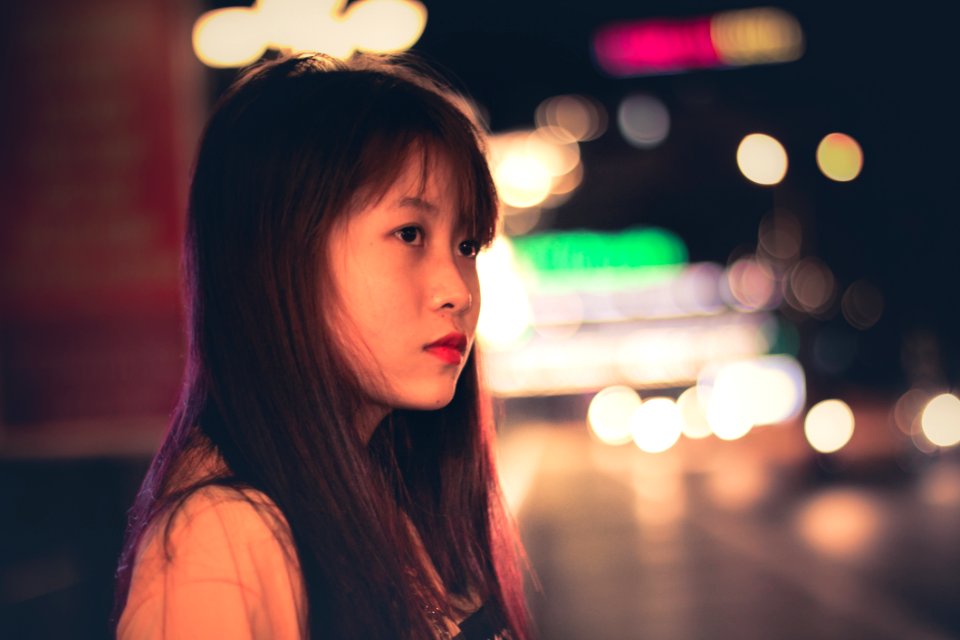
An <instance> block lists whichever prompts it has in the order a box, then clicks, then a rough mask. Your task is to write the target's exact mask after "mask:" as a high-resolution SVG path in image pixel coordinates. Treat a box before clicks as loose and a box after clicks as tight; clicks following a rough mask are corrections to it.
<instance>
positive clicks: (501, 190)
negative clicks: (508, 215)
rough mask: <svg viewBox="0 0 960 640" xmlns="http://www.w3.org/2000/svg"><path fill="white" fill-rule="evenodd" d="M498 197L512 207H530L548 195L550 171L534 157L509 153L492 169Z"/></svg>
mask: <svg viewBox="0 0 960 640" xmlns="http://www.w3.org/2000/svg"><path fill="white" fill-rule="evenodd" d="M493 178H494V181H495V182H496V183H497V193H498V194H499V196H500V199H501V200H503V201H504V202H506V203H507V204H509V205H510V206H513V207H521V208H522V207H532V206H535V205H538V204H540V203H541V202H543V201H544V200H545V199H546V198H547V196H548V195H550V184H551V178H550V172H549V171H548V170H547V168H546V167H545V166H544V165H543V163H542V162H541V161H540V160H538V159H537V158H535V157H532V156H527V155H511V156H508V157H506V158H504V159H503V161H502V162H500V163H499V164H498V165H497V166H496V167H495V168H494V170H493Z"/></svg>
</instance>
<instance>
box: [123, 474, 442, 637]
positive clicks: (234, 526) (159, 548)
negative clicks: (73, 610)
mask: <svg viewBox="0 0 960 640" xmlns="http://www.w3.org/2000/svg"><path fill="white" fill-rule="evenodd" d="M248 499H249V501H248ZM251 502H252V503H253V504H251ZM167 520H168V519H167V518H162V519H160V520H159V521H158V522H156V523H154V524H153V525H151V526H150V527H149V529H148V531H147V533H146V534H145V536H144V539H143V541H142V542H141V544H140V548H139V550H138V553H137V558H136V561H135V564H134V570H133V575H132V578H131V584H130V592H129V595H128V598H127V604H126V607H125V608H124V610H123V614H122V615H121V617H120V621H119V624H118V627H117V637H118V639H119V640H152V639H156V640H161V639H174V638H175V639H177V640H180V639H186V638H198V639H199V638H203V639H208V638H231V639H236V640H247V639H250V640H253V639H257V640H260V639H263V640H267V639H270V640H286V639H290V640H294V639H298V638H302V637H305V636H306V632H305V631H306V602H305V595H304V586H303V580H302V577H301V574H300V567H299V563H298V561H297V555H296V553H295V551H294V549H293V547H292V546H291V543H290V542H289V529H288V528H287V523H286V520H285V519H284V517H283V515H282V513H281V512H280V510H279V509H278V508H277V507H276V505H275V504H274V503H273V502H272V501H271V500H270V499H269V498H267V497H266V496H265V495H264V494H262V493H260V492H258V491H253V490H244V491H243V495H241V494H240V493H238V492H237V491H235V490H233V489H229V488H224V487H217V486H210V487H204V488H202V489H199V490H198V491H196V492H195V493H193V494H192V495H191V496H190V497H189V498H187V500H186V501H185V502H184V504H183V507H182V508H181V509H180V510H178V511H177V512H176V513H175V515H174V516H173V524H172V528H171V530H170V538H169V546H168V548H167V550H168V551H169V556H166V555H165V553H164V552H165V549H164V546H163V535H162V534H163V530H164V527H165V525H166V523H167ZM411 526H412V524H411ZM278 534H279V535H278ZM422 558H423V559H424V561H425V562H426V566H427V567H429V568H430V570H431V572H432V574H433V576H434V579H435V580H436V581H437V583H438V584H439V577H438V576H436V572H435V571H432V565H431V564H430V563H429V560H428V559H427V554H426V552H425V551H424V552H423V554H422ZM444 623H445V625H446V627H447V629H446V631H447V632H448V633H449V634H450V636H451V637H452V636H455V635H456V634H457V633H459V628H458V627H457V625H456V624H454V623H453V621H450V620H444ZM441 635H442V634H441Z"/></svg>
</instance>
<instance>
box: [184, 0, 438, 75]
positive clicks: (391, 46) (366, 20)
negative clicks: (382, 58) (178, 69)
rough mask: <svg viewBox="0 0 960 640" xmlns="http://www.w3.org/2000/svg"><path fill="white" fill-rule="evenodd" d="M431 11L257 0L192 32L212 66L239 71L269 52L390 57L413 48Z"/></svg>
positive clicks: (407, 1) (379, 3)
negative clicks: (360, 54) (241, 67)
mask: <svg viewBox="0 0 960 640" xmlns="http://www.w3.org/2000/svg"><path fill="white" fill-rule="evenodd" d="M426 23H427V10H426V8H425V7H424V6H423V5H422V4H421V3H420V2H417V1H416V0H356V1H354V2H351V3H350V5H349V6H347V0H257V2H255V3H254V5H253V6H252V7H230V8H226V9H215V10H213V11H208V12H206V13H204V14H203V15H202V16H200V18H199V19H198V20H197V21H196V23H195V24H194V28H193V48H194V52H195V53H196V55H197V57H198V58H199V59H200V60H201V61H202V62H203V63H204V64H206V65H208V66H211V67H239V66H244V65H246V64H249V63H251V62H254V61H255V60H257V59H258V58H259V57H260V56H261V55H262V54H263V53H264V51H266V50H267V49H268V48H271V49H276V50H278V51H282V52H284V53H292V54H296V53H303V52H309V53H313V52H317V53H326V54H328V55H332V56H335V57H339V58H346V57H349V56H350V55H351V54H352V53H353V52H354V51H370V52H376V53H391V52H396V51H402V50H404V49H408V48H410V47H411V46H413V44H414V43H416V41H417V40H418V39H419V38H420V36H421V35H422V34H423V30H424V28H425V27H426Z"/></svg>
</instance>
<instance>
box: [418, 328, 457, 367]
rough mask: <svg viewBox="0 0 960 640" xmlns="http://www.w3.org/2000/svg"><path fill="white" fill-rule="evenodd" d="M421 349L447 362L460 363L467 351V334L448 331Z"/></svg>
mask: <svg viewBox="0 0 960 640" xmlns="http://www.w3.org/2000/svg"><path fill="white" fill-rule="evenodd" d="M423 350H424V351H426V352H427V353H429V354H430V355H432V356H436V357H437V358H439V359H440V360H442V361H444V362H446V363H447V364H460V363H461V362H463V356H464V354H465V353H466V351H467V336H465V335H463V334H462V333H456V332H453V333H448V334H447V335H445V336H443V337H442V338H440V339H439V340H437V341H435V342H431V343H430V344H428V345H427V346H425V347H424V348H423Z"/></svg>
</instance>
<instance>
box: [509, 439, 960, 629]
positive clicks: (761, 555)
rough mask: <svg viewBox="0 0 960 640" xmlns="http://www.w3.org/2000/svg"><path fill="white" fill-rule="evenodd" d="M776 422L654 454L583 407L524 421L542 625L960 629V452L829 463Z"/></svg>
mask: <svg viewBox="0 0 960 640" xmlns="http://www.w3.org/2000/svg"><path fill="white" fill-rule="evenodd" d="M766 429H767V431H766V432H759V431H758V432H756V433H753V434H751V435H750V436H748V437H746V438H743V439H742V440H738V441H736V442H721V441H719V440H717V439H715V438H711V439H708V440H703V441H685V442H681V443H679V444H678V445H677V446H676V447H674V448H673V449H671V450H669V451H667V452H664V453H661V454H645V453H643V452H641V451H640V450H638V449H637V448H636V447H635V446H633V445H632V444H628V445H623V446H621V447H611V446H609V445H605V444H602V443H600V442H599V441H597V440H596V439H595V438H592V437H591V436H590V435H589V432H588V430H587V428H586V427H585V426H584V425H583V424H582V423H580V422H577V423H572V422H571V423H569V424H565V425H564V424H547V423H540V424H537V423H525V424H515V425H513V426H512V427H511V429H510V430H509V431H508V433H507V434H505V435H504V438H503V453H502V460H503V465H504V468H503V475H504V479H505V484H506V486H507V490H508V493H509V495H510V499H511V501H512V502H514V504H517V505H519V506H520V518H519V520H520V526H521V531H522V534H523V537H524V539H525V541H526V544H527V547H528V552H529V556H530V561H531V563H532V565H533V567H534V568H535V570H536V572H537V574H538V575H539V578H540V580H541V582H542V593H541V594H539V595H534V596H533V598H532V602H533V606H534V611H535V615H536V618H537V622H538V624H539V626H540V630H541V632H542V635H543V637H544V638H549V639H551V640H566V639H584V638H590V639H611V640H625V639H629V638H656V639H658V640H672V639H692V638H738V639H744V640H748V639H752V638H758V639H759V638H778V639H789V638H798V639H799V638H818V639H826V640H831V639H837V640H840V639H844V640H846V639H851V638H865V639H876V640H886V639H891V640H893V639H904V638H911V639H931V640H933V639H940V638H944V639H945V638H955V637H960V607H958V606H957V603H958V602H960V571H958V569H960V548H958V545H957V543H956V541H957V540H958V539H960V465H958V461H957V460H956V457H955V456H954V457H953V458H950V457H946V456H945V457H942V458H940V459H937V460H933V461H928V462H925V463H923V464H922V465H920V466H917V467H916V468H913V469H908V468H905V467H908V466H909V464H910V463H909V462H908V461H907V458H903V460H902V461H901V462H902V463H903V465H902V466H897V465H892V466H894V467H895V468H896V469H897V471H891V470H890V469H887V470H886V471H885V472H884V473H883V474H882V475H881V474H878V473H875V472H874V467H873V466H871V465H865V466H857V464H856V461H852V460H848V461H846V462H839V461H833V463H832V464H833V465H834V468H833V469H830V465H831V462H830V461H827V460H816V459H814V458H812V457H810V458H806V459H804V458H802V457H801V456H802V455H803V454H801V453H800V452H802V448H801V447H800V446H797V447H796V448H795V449H792V448H791V445H790V443H791V442H792V443H793V444H796V445H800V444H802V443H801V441H800V440H801V439H802V435H798V434H797V432H796V431H797V429H796V425H792V426H791V425H787V426H783V427H767V428H766ZM776 430H779V431H776ZM521 450H522V451H525V452H526V456H524V454H523V453H522V452H521ZM844 468H845V470H844Z"/></svg>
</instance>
